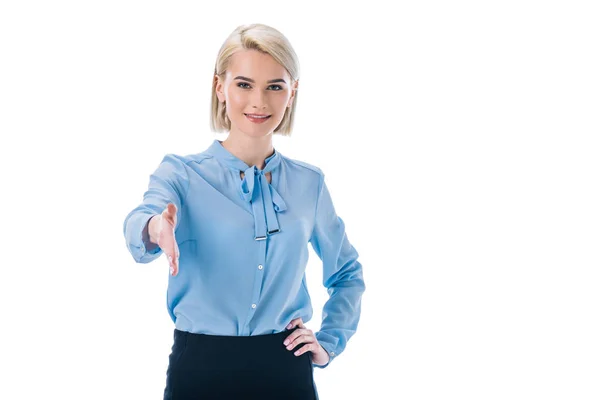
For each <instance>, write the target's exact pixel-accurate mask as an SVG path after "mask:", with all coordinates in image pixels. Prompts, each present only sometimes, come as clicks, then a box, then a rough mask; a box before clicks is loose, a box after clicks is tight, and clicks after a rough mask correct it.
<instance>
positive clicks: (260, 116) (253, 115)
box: [244, 114, 271, 118]
mask: <svg viewBox="0 0 600 400" xmlns="http://www.w3.org/2000/svg"><path fill="white" fill-rule="evenodd" d="M244 115H245V116H246V117H257V118H264V117H267V118H269V117H270V116H271V115H270V114H244Z"/></svg>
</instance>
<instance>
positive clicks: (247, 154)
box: [215, 50, 329, 365]
mask: <svg viewBox="0 0 600 400" xmlns="http://www.w3.org/2000/svg"><path fill="white" fill-rule="evenodd" d="M238 76H243V77H246V78H251V79H253V80H254V81H255V82H254V83H252V82H248V81H246V80H240V79H235V78H236V77H238ZM272 79H283V80H284V82H274V83H268V82H267V81H269V80H272ZM215 80H216V87H215V89H216V94H217V97H218V99H219V101H221V102H225V106H226V112H227V116H228V118H229V120H230V121H231V129H230V132H229V136H228V137H227V139H226V140H224V141H223V146H224V147H225V148H226V149H227V150H229V151H230V152H231V153H232V154H234V155H235V156H236V157H238V158H239V159H241V160H242V161H244V162H245V163H246V164H248V165H251V166H252V165H256V167H257V168H259V169H263V168H264V167H265V159H266V158H268V157H269V156H271V155H272V154H273V151H274V150H273V142H272V139H273V131H274V130H275V128H276V127H277V126H278V125H279V124H280V123H281V121H282V120H283V116H284V114H285V111H286V108H289V107H291V106H292V102H293V101H294V95H295V93H296V90H297V89H298V81H297V80H296V81H293V82H292V80H291V78H290V75H289V74H288V73H287V71H286V70H285V68H284V67H283V66H282V65H281V64H279V63H278V62H277V61H275V59H274V58H273V57H271V56H270V55H268V54H264V53H261V52H259V51H257V50H244V51H240V52H238V53H236V54H234V55H233V56H232V59H231V63H230V65H229V68H228V70H227V72H226V74H225V79H221V77H219V76H218V75H215ZM244 114H270V115H271V117H270V118H269V119H268V120H267V121H265V122H263V123H262V124H255V123H253V122H251V121H250V120H249V119H248V118H246V116H245V115H244ZM243 177H244V174H243V172H240V179H243ZM265 177H266V178H267V180H268V181H269V183H270V182H271V174H270V173H268V174H266V175H265ZM296 326H298V327H299V329H297V330H295V331H294V332H292V333H291V334H290V335H289V336H287V337H286V340H287V341H289V344H287V345H286V344H285V342H284V346H286V349H287V350H288V351H291V350H293V349H294V348H295V347H297V346H298V345H299V344H301V343H305V345H304V346H302V347H301V348H300V349H298V350H297V351H296V352H295V353H294V355H296V356H300V355H302V354H304V353H306V352H307V351H310V352H311V359H312V362H313V363H314V364H316V365H325V364H327V363H328V362H329V353H327V351H326V350H325V349H324V348H323V347H322V346H321V345H320V344H319V342H318V341H317V338H316V337H315V335H314V333H313V331H312V330H310V329H308V328H306V326H304V324H303V322H302V319H301V318H297V319H294V320H292V321H291V322H290V324H289V325H288V329H292V328H294V327H296Z"/></svg>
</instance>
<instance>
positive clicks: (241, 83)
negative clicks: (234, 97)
mask: <svg viewBox="0 0 600 400" xmlns="http://www.w3.org/2000/svg"><path fill="white" fill-rule="evenodd" d="M240 85H247V86H250V85H248V84H247V83H246V82H239V83H238V84H237V87H239V88H242V89H246V87H245V86H240ZM269 87H276V88H278V89H277V90H275V92H279V91H281V90H283V88H282V87H281V86H280V85H271V86H269Z"/></svg>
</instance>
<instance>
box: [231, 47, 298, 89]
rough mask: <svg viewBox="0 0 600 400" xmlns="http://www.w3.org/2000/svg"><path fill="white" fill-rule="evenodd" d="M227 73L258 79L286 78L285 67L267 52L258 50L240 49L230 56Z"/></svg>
mask: <svg viewBox="0 0 600 400" xmlns="http://www.w3.org/2000/svg"><path fill="white" fill-rule="evenodd" d="M227 74H228V75H230V76H231V77H234V76H238V75H243V76H245V77H248V78H252V79H254V80H258V81H267V80H270V79H275V78H283V79H287V78H288V74H287V71H286V70H285V68H284V67H283V66H282V65H281V64H279V63H278V62H277V61H275V59H274V58H273V57H271V56H270V55H269V54H267V53H262V52H260V51H258V50H241V51H238V52H236V53H235V54H233V55H232V56H231V60H230V64H229V68H228V70H227Z"/></svg>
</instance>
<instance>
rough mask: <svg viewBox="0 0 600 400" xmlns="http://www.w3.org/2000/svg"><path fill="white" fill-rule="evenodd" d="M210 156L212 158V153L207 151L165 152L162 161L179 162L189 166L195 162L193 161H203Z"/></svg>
mask: <svg viewBox="0 0 600 400" xmlns="http://www.w3.org/2000/svg"><path fill="white" fill-rule="evenodd" d="M209 158H212V155H210V154H208V153H206V152H202V153H190V154H175V153H168V154H165V156H164V158H163V160H162V162H167V163H177V164H182V165H186V166H189V165H190V164H193V163H201V162H202V161H204V160H206V159H209Z"/></svg>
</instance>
